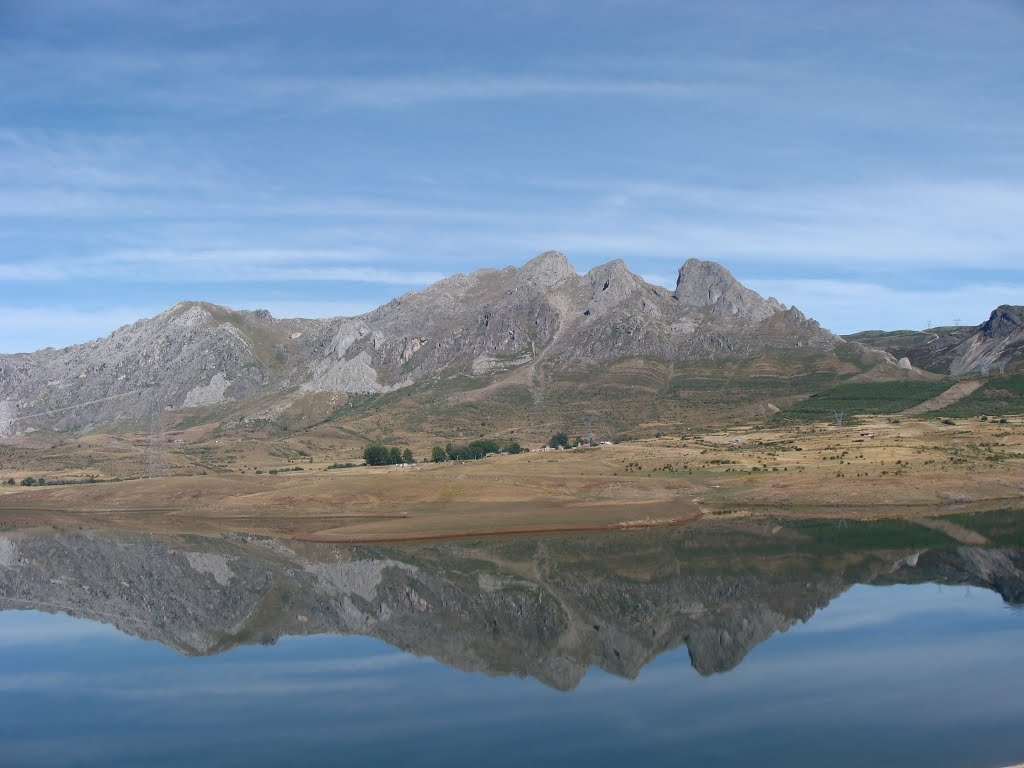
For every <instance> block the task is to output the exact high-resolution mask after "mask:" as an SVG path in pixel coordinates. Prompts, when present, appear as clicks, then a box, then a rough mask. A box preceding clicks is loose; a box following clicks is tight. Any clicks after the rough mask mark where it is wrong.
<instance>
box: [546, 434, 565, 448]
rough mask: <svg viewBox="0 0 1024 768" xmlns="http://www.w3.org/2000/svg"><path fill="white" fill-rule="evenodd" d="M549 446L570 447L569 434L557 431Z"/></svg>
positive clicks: (549, 441)
mask: <svg viewBox="0 0 1024 768" xmlns="http://www.w3.org/2000/svg"><path fill="white" fill-rule="evenodd" d="M548 447H549V448H568V447H569V436H568V435H567V434H565V432H556V433H555V434H553V435H552V436H551V439H550V440H548Z"/></svg>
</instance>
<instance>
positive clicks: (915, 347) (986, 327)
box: [844, 304, 1024, 376]
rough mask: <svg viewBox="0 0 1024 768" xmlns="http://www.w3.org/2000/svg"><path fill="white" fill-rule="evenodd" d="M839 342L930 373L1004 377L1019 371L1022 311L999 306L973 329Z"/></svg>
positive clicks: (872, 334)
mask: <svg viewBox="0 0 1024 768" xmlns="http://www.w3.org/2000/svg"><path fill="white" fill-rule="evenodd" d="M844 338H845V339H846V340H847V341H851V342H857V343H859V344H864V345H865V346H868V347H872V348H874V349H879V350H883V351H885V352H888V353H889V354H890V355H892V356H893V357H896V358H901V357H906V358H908V359H909V360H910V362H911V363H912V364H913V365H914V367H915V368H922V369H924V370H927V371H933V372H935V373H942V374H952V375H954V376H962V375H964V374H971V373H981V374H990V373H1009V372H1011V371H1017V370H1021V369H1022V368H1024V306H1010V305H1005V304H1004V305H1003V306H1000V307H997V308H996V309H994V310H993V311H992V314H991V315H990V316H989V319H988V320H986V321H985V322H984V323H982V324H981V325H977V326H971V327H964V326H960V327H955V326H944V327H940V328H929V329H927V330H924V331H863V332H861V333H855V334H851V335H849V336H845V337H844Z"/></svg>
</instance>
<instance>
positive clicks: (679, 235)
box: [0, 0, 1024, 352]
mask: <svg viewBox="0 0 1024 768" xmlns="http://www.w3.org/2000/svg"><path fill="white" fill-rule="evenodd" d="M1022 43H1024V3H1022V2H1021V1H1020V0H905V1H904V2H900V3H891V2H877V1H876V0H863V1H862V2H857V3H829V2H821V1H818V2H812V1H811V0H779V1H778V2H772V3H764V2H753V1H749V2H748V1H744V0H737V1H736V2H685V1H683V0H676V1H675V2H657V1H651V2H643V1H638V0H631V1H630V2H616V1H614V0H593V1H592V2H582V1H577V2H555V1H553V0H548V1H546V2H545V1H541V0H537V1H536V2H530V1H529V0H527V1H524V2H516V3H505V4H499V3H493V2H472V1H471V0H451V1H450V2H443V1H442V0H438V2H435V3H424V2H401V1H398V2H357V1H353V2H344V0H339V1H338V2H323V3H318V2H302V1H301V0H300V1H299V2H291V3H288V4H284V3H270V2H252V1H251V0H246V1H241V0H239V1H237V2H233V1H232V0H222V1H221V2H212V1H210V2H205V1H201V2H180V3H162V4H157V3H137V2H134V1H132V0H78V1H76V2H75V3H67V2H63V1H61V2H57V1H53V2H51V1H50V0H24V1H23V0H0V83H2V85H3V87H2V88H0V286H2V290H3V293H2V296H3V299H2V301H0V351H7V352H12V351H27V350H30V349H35V348H39V347H43V346H47V345H52V346H62V345H65V344H69V343H74V342H80V341H84V340H86V339H89V338H92V337H95V336H100V335H105V334H106V333H109V332H110V331H112V330H113V329H114V328H115V327H117V326H118V325H121V324H123V323H126V322H130V321H132V320H134V319H136V318H138V317H142V316H150V315H153V314H155V313H157V312H159V311H162V310H163V309H165V308H167V307H168V306H170V305H172V304H174V303H175V302H177V301H179V300H182V299H201V300H208V301H214V302H217V303H222V304H228V305H231V306H234V307H241V308H257V307H266V308H269V309H270V310H271V311H273V312H274V313H275V314H277V315H280V316H289V315H299V316H327V315H337V314H353V313H358V312H362V311H366V310H368V309H371V308H372V307H374V306H376V305H377V304H379V303H381V302H383V301H386V300H387V299H389V298H391V297H393V296H395V295H398V294H400V293H404V292H405V291H407V290H413V289H417V288H421V287H423V286H425V285H426V284H428V283H429V282H430V281H432V280H434V279H437V278H439V277H441V276H444V275H448V274H451V273H454V272H460V271H469V270H472V269H476V268H479V267H485V266H490V267H502V266H505V265H508V264H517V265H518V264H522V263H523V262H525V261H526V260H528V259H529V258H531V257H532V256H534V255H536V254H537V253H540V252H542V251H545V250H549V249H557V250H561V251H563V252H565V253H566V255H567V256H568V257H569V259H570V260H571V261H572V262H573V264H574V265H575V266H576V268H577V269H578V270H579V271H581V272H582V271H586V270H587V269H589V268H591V267H593V266H595V265H597V264H600V263H603V262H605V261H608V260H610V259H614V258H622V259H624V260H625V261H626V262H627V263H628V264H629V266H630V267H631V268H632V269H633V271H635V272H637V273H639V274H642V275H644V276H645V277H647V278H648V279H649V280H652V281H656V282H661V283H665V284H668V285H672V284H674V279H675V272H676V270H677V269H678V267H679V266H680V265H681V264H682V262H683V261H685V260H686V259H687V258H690V257H697V258H706V259H713V260H716V261H720V262H721V263H723V264H725V265H726V266H727V267H729V268H730V269H731V270H732V271H733V272H734V273H735V274H736V275H737V277H739V278H740V279H741V280H743V281H744V282H745V283H747V284H748V285H750V286H751V287H753V288H755V289H756V290H758V291H760V292H762V293H764V294H770V295H774V296H776V297H777V298H779V299H780V300H781V301H783V302H785V303H787V304H796V305H797V306H799V307H800V308H801V309H803V310H804V311H805V312H807V313H808V314H809V315H811V316H813V317H815V318H817V319H819V320H820V321H821V322H822V324H823V325H825V326H826V327H829V328H831V329H833V330H835V331H837V332H850V331H855V330H861V329H865V328H900V327H922V326H924V325H925V324H927V323H928V322H929V321H930V322H931V323H933V324H948V323H951V322H953V320H954V319H955V318H960V319H961V322H963V323H977V322H980V321H982V320H983V319H984V318H985V317H986V316H987V314H988V312H989V311H990V310H991V309H992V308H993V307H995V306H996V305H998V304H1001V303H1017V304H1021V303H1024V44H1022Z"/></svg>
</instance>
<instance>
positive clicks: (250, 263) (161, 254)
mask: <svg viewBox="0 0 1024 768" xmlns="http://www.w3.org/2000/svg"><path fill="white" fill-rule="evenodd" d="M368 258H372V256H370V255H369V254H367V253H366V252H344V251H326V250H309V251H304V250H294V249H281V250H274V249H253V250H247V249H243V250H215V251H180V252H178V251H165V250H157V251H117V252H112V253H109V254H101V255H99V256H94V257H85V258H76V259H48V260H41V261H36V262H27V263H8V264H3V263H0V280H7V281H53V280H72V279H77V278H91V279H100V278H116V279H117V280H118V281H121V282H129V283H147V282H155V283H167V282H174V283H182V284H192V283H214V282H223V281H227V282H231V283H281V282H297V281H327V282H358V283H378V284H381V285H393V286H417V285H419V286H425V285H427V284H429V283H432V282H435V281H437V280H440V279H441V278H442V277H444V274H443V273H441V272H435V271H424V270H415V269H412V270H410V269H390V268H382V267H377V266H373V265H372V264H366V263H358V262H360V261H362V262H365V261H366V260H367V259H368Z"/></svg>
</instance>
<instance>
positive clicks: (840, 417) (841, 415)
mask: <svg viewBox="0 0 1024 768" xmlns="http://www.w3.org/2000/svg"><path fill="white" fill-rule="evenodd" d="M832 418H833V419H835V420H836V426H837V427H841V426H843V422H844V421H846V411H832Z"/></svg>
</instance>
